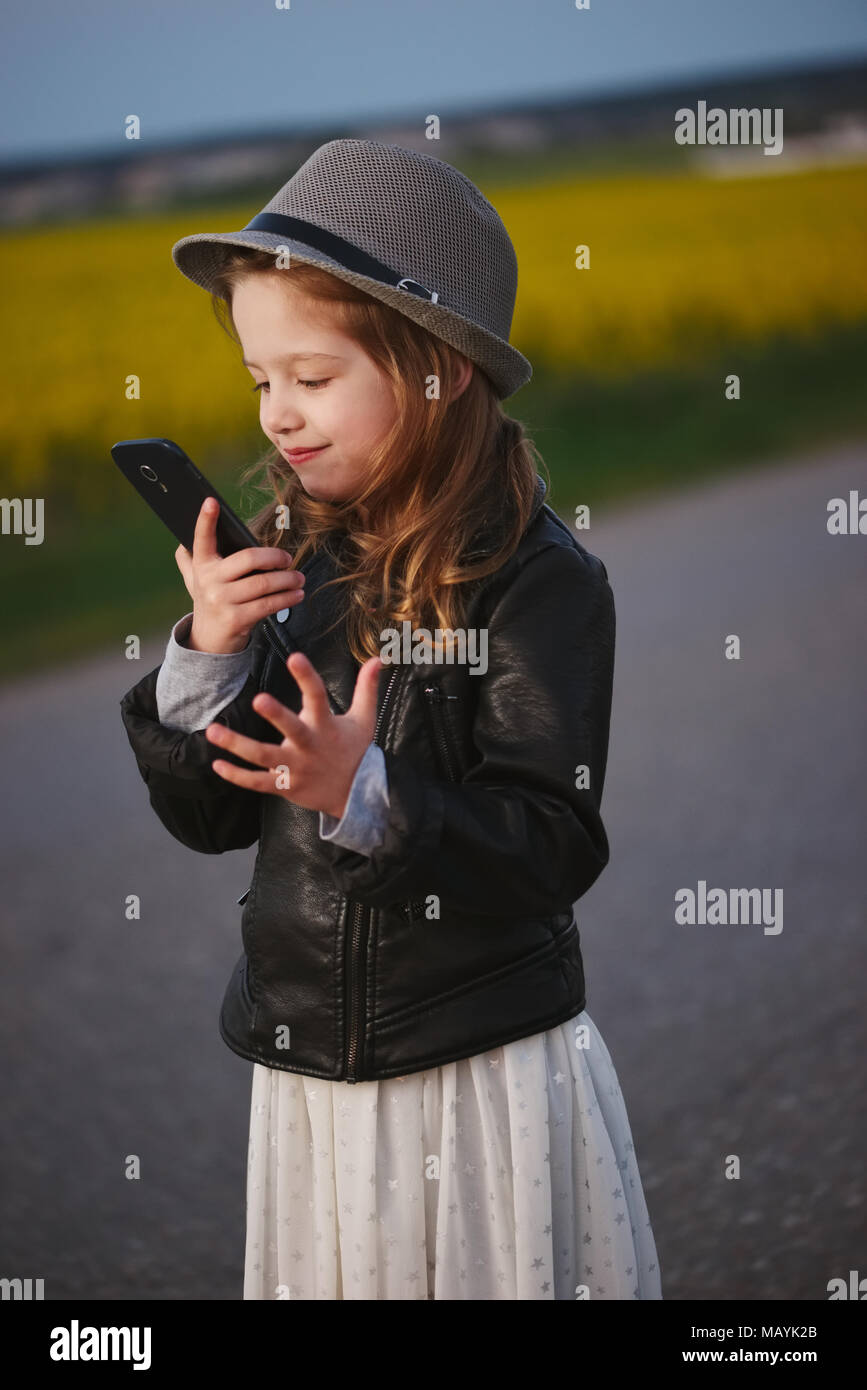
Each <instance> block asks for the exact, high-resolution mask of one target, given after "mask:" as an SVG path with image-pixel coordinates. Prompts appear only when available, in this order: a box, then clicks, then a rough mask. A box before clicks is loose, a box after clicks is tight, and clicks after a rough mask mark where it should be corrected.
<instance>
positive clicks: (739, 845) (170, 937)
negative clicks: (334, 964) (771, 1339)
mask: <svg viewBox="0 0 867 1390" xmlns="http://www.w3.org/2000/svg"><path fill="white" fill-rule="evenodd" d="M865 463H867V446H865V447H858V446H852V447H848V448H841V449H839V450H837V451H835V452H833V453H831V454H827V455H825V456H823V457H821V458H812V459H805V460H801V461H799V462H797V463H796V464H793V465H791V466H790V465H785V466H779V467H774V468H769V469H765V470H762V471H757V472H753V473H750V474H747V475H745V476H742V477H738V478H733V479H727V480H725V481H723V482H721V483H714V484H711V485H708V486H705V487H702V488H701V489H699V490H696V491H694V492H691V493H690V494H689V495H681V496H678V497H675V498H673V499H665V500H663V501H659V502H654V503H653V504H651V505H647V504H642V505H637V506H632V507H629V508H627V509H618V510H616V511H609V512H603V511H602V510H601V509H600V510H599V512H598V513H594V515H593V517H592V526H591V530H590V531H589V532H586V533H582V534H581V539H582V540H583V541H584V542H585V544H587V545H588V547H589V548H590V549H591V550H593V551H594V552H595V553H596V554H598V555H600V556H601V557H602V558H603V559H604V560H605V563H606V565H607V566H608V570H609V575H610V578H611V581H612V584H613V588H614V593H615V598H616V602H617V617H618V641H617V669H616V678H615V698H614V710H613V717H612V729H611V751H610V759H609V767H608V777H607V783H606V789H605V797H604V803H603V813H604V817H605V822H606V826H607V829H608V833H609V838H610V841H611V847H612V857H611V862H610V864H609V866H608V868H607V869H606V871H605V873H604V874H603V875H602V877H601V878H600V879H599V881H598V882H597V883H596V884H595V885H594V887H593V889H592V890H591V891H590V893H588V894H587V895H586V897H585V898H584V899H583V900H582V902H581V903H579V904H578V920H579V925H580V927H581V932H582V943H583V949H584V955H585V964H586V971H587V979H588V1004H587V1008H588V1011H589V1013H590V1014H591V1016H592V1018H593V1020H594V1022H595V1023H596V1025H597V1027H598V1028H599V1029H600V1031H601V1032H602V1035H603V1037H604V1038H605V1040H606V1043H607V1045H608V1048H609V1050H610V1052H611V1054H612V1057H613V1060H614V1063H615V1066H616V1068H617V1072H618V1076H619V1078H620V1082H621V1086H622V1089H623V1093H624V1096H625V1099H626V1103H627V1108H628V1111H629V1115H630V1120H631V1124H632V1132H633V1139H634V1142H635V1148H636V1156H637V1159H638V1163H639V1167H640V1171H641V1175H642V1179H643V1182H644V1187H645V1192H646V1195H647V1200H648V1204H649V1207H650V1213H651V1217H652V1219H653V1225H654V1232H655V1235H656V1239H657V1245H658V1249H659V1256H660V1266H661V1271H662V1281H663V1294H664V1297H666V1298H668V1299H687V1298H696V1299H731V1298H739V1297H742V1298H747V1299H755V1300H765V1299H823V1300H824V1299H825V1298H826V1297H827V1291H826V1285H827V1282H828V1280H829V1279H830V1278H833V1277H835V1276H837V1275H842V1276H844V1277H846V1276H847V1275H848V1271H849V1270H850V1269H858V1270H860V1272H861V1274H862V1275H865V1274H867V1241H865V1214H867V1213H865V1208H867V1201H865V1177H864V1170H865V1165H864V1150H865V1140H867V1132H865V1110H867V1090H865V1086H864V1081H863V1076H864V1058H865V1055H867V1019H865V1009H864V994H865V988H864V985H865V958H867V933H865V926H867V909H865V898H867V894H865V870H864V865H865V857H867V834H865V828H867V815H865V800H867V794H865V789H867V767H865V743H867V741H865V715H864V710H865V707H867V657H865V651H867V648H865V635H867V536H857V535H851V536H840V537H832V536H829V535H828V533H827V530H826V507H827V503H828V499H829V498H830V497H833V496H848V493H849V490H850V488H858V489H860V491H861V495H862V496H863V495H865V494H867V466H865ZM553 500H554V501H555V503H556V500H557V499H556V498H555V499H553ZM13 598H14V596H13ZM8 600H9V596H7V601H8ZM183 611H185V610H184V608H183V607H181V606H179V609H178V615H179V616H180V613H181V612H183ZM731 633H735V634H737V635H738V636H739V637H740V642H741V658H740V660H739V661H727V660H725V659H724V655H723V644H724V639H725V638H726V636H727V635H728V634H731ZM125 636H126V634H125V633H124V634H119V640H118V644H117V651H116V652H114V651H113V652H111V653H109V654H107V655H105V656H103V657H102V658H99V659H90V658H89V659H87V660H85V661H82V662H81V663H80V664H79V665H76V666H74V667H64V668H63V669H59V670H58V671H57V673H56V674H54V675H51V676H48V677H46V676H45V675H40V676H38V677H34V678H29V679H25V680H22V681H19V682H16V683H14V684H12V685H7V686H6V687H5V688H4V689H3V690H2V691H0V729H2V769H3V793H4V794H3V819H2V825H3V834H2V841H0V862H2V883H3V898H2V917H3V924H4V925H3V939H2V953H3V954H2V958H3V970H2V1018H0V1069H2V1082H0V1087H2V1092H0V1098H2V1105H3V1125H2V1139H0V1144H2V1154H0V1177H2V1182H0V1188H2V1198H0V1276H5V1277H15V1276H20V1277H23V1278H26V1277H31V1278H44V1279H45V1293H46V1297H47V1298H59V1299H62V1298H76V1297H82V1298H88V1299H127V1298H156V1299H236V1298H239V1297H240V1296H241V1291H242V1268H243V1233H244V1182H245V1173H246V1133H247V1123H248V1104H249V1086H250V1072H251V1068H250V1065H249V1064H248V1063H246V1062H244V1061H242V1060H241V1059H240V1058H238V1057H236V1056H235V1055H234V1054H233V1053H232V1052H230V1051H229V1050H228V1048H226V1046H225V1045H224V1044H223V1042H222V1041H221V1040H220V1037H219V1035H218V1033H217V1013H218V1009H219V1004H220V1001H221V999H222V994H223V988H224V985H225V982H226V980H227V978H228V974H229V971H230V969H231V967H232V964H233V963H234V961H235V958H236V955H237V952H238V950H239V944H238V928H239V922H240V909H239V908H238V907H237V906H236V902H235V900H236V898H237V897H238V896H239V895H240V894H241V892H242V891H243V890H244V889H245V888H246V887H247V885H248V883H249V879H250V873H251V868H252V863H253V859H254V856H255V849H254V848H251V849H249V850H245V851H242V852H236V853H231V854H228V855H225V856H221V857H209V856H204V855H194V854H193V853H192V852H191V851H189V850H187V849H185V848H184V847H183V846H182V845H180V844H178V843H177V842H176V841H174V840H173V839H172V838H171V837H170V836H169V834H168V832H167V831H165V830H164V829H163V827H162V826H161V825H160V823H159V822H158V820H157V819H156V817H155V816H154V814H153V813H152V812H151V810H150V808H149V806H148V803H147V795H146V790H145V787H144V784H143V783H142V782H141V781H140V779H139V776H138V773H137V771H136V768H135V764H134V762H133V759H132V757H131V754H130V750H129V746H128V744H127V742H126V737H125V734H124V731H123V727H122V725H121V721H120V713H119V708H118V701H119V699H120V696H121V695H122V694H123V692H124V691H125V690H126V689H128V687H129V686H130V685H132V684H133V683H134V681H135V680H137V679H138V678H139V676H140V675H143V674H144V673H145V672H146V671H148V670H150V669H151V668H152V667H153V666H155V665H156V664H157V663H158V662H159V661H160V660H161V659H162V655H163V651H164V648H165V639H160V640H159V641H157V642H154V643H151V644H150V645H149V646H148V647H147V649H146V651H145V654H144V656H143V658H142V660H141V661H140V662H138V663H135V664H134V665H133V664H132V663H129V662H127V661H126V660H125V659H124V657H123V655H122V639H123V637H125ZM167 636H168V633H166V637H167ZM701 879H703V880H705V881H706V883H707V885H708V889H709V890H710V889H711V888H714V887H722V888H724V889H726V890H729V889H732V888H753V887H760V888H769V889H775V888H779V889H782V890H783V901H784V915H783V930H782V931H781V932H779V933H778V934H776V935H772V934H767V933H765V932H764V930H763V928H762V925H761V924H731V925H714V926H699V925H696V926H684V925H678V924H676V922H675V917H674V912H675V900H674V895H675V893H676V892H677V891H678V889H680V888H685V887H691V888H693V889H695V888H696V887H697V884H698V881H699V880H701ZM130 893H137V894H140V895H141V900H142V918H141V920H140V921H138V922H128V921H126V920H125V916H124V900H125V897H126V895H127V894H130ZM130 1154H136V1155H138V1156H139V1157H140V1160H141V1165H142V1168H141V1172H142V1177H141V1180H140V1181H137V1182H131V1181H128V1180H127V1179H126V1178H125V1176H124V1163H125V1158H126V1156H127V1155H130ZM729 1155H735V1156H737V1158H738V1160H739V1164H740V1177H739V1178H738V1179H737V1180H732V1179H727V1178H726V1176H725V1171H726V1162H727V1158H728V1156H729Z"/></svg>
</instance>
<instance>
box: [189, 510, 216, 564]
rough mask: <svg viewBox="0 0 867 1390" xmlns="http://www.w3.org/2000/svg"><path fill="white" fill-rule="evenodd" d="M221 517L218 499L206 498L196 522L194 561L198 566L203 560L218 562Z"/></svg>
mask: <svg viewBox="0 0 867 1390" xmlns="http://www.w3.org/2000/svg"><path fill="white" fill-rule="evenodd" d="M219 515H220V504H219V502H218V501H217V499H216V497H206V498H205V500H204V502H203V503H202V505H201V507H200V508H199V515H198V519H197V521H196V529H195V531H194V532H193V559H194V560H195V561H196V563H197V564H199V563H201V561H203V560H218V559H219V558H220V552H219V551H218V550H217V517H218V516H219Z"/></svg>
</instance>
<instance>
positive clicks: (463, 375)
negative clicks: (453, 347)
mask: <svg viewBox="0 0 867 1390" xmlns="http://www.w3.org/2000/svg"><path fill="white" fill-rule="evenodd" d="M472 375H473V363H472V362H471V361H470V360H469V358H468V357H465V358H464V359H463V365H462V367H461V372H460V376H459V377H458V379H457V381H456V382H455V389H454V391H453V392H452V400H453V401H456V400H457V398H458V396H459V395H460V394H461V393H462V392H463V391H465V390H466V388H467V387H468V386H469V384H470V379H471V378H472Z"/></svg>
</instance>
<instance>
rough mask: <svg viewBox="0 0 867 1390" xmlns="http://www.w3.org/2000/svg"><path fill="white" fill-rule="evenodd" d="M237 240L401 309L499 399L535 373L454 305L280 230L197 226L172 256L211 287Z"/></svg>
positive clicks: (508, 346) (524, 360) (180, 267)
mask: <svg viewBox="0 0 867 1390" xmlns="http://www.w3.org/2000/svg"><path fill="white" fill-rule="evenodd" d="M236 246H246V247H249V248H250V249H251V250H254V251H276V250H277V248H278V247H281V246H282V247H286V248H287V249H288V251H289V257H290V265H291V262H292V259H293V258H294V259H295V260H297V261H300V262H301V263H302V264H304V265H314V266H321V267H322V269H323V270H328V271H330V272H331V274H332V275H335V276H337V278H338V279H340V280H345V281H346V282H347V283H348V284H350V285H355V286H356V287H357V288H358V289H361V290H364V291H366V293H367V294H369V295H371V297H372V298H374V299H378V300H380V301H381V302H382V303H383V304H388V305H390V306H391V307H392V308H393V309H397V310H398V312H399V313H401V314H404V315H405V316H406V317H407V318H409V319H412V321H413V322H414V323H418V324H420V325H421V327H422V328H426V329H427V330H428V331H429V332H430V333H432V334H433V335H434V336H435V337H437V338H442V340H443V342H446V343H449V344H450V346H451V347H453V348H456V349H457V351H458V352H461V353H463V354H464V356H466V357H469V358H470V360H471V361H472V362H475V363H476V364H477V365H478V366H479V367H481V368H482V370H483V371H485V372H486V373H487V375H488V376H489V377H490V379H491V381H492V383H493V385H494V389H495V391H496V393H497V397H498V399H499V400H505V399H506V398H507V397H508V396H512V395H514V393H515V392H516V391H518V390H519V389H520V388H521V387H522V386H526V384H527V382H528V381H530V379H531V377H532V375H533V368H532V366H531V364H530V362H529V361H528V360H527V358H526V357H524V356H523V354H522V353H520V352H519V351H518V349H517V348H514V347H512V346H511V344H510V343H505V342H503V340H502V339H501V338H498V337H497V336H496V334H494V333H488V332H486V331H485V329H483V328H479V326H478V325H477V324H474V323H471V322H470V321H469V320H468V319H465V318H463V317H462V315H461V314H458V313H455V311H454V310H453V309H449V308H447V307H446V306H445V305H444V304H439V303H437V304H434V303H432V302H431V301H430V300H429V299H423V298H421V296H419V295H415V294H413V293H412V292H411V291H409V290H401V289H397V288H396V287H395V286H393V285H386V284H383V282H382V281H381V280H374V279H373V278H372V277H371V276H369V275H360V274H359V273H358V272H357V271H354V270H347V269H346V267H345V266H343V265H341V264H340V262H339V261H335V260H334V259H333V258H332V257H330V256H327V255H326V254H325V253H324V252H323V251H320V250H318V249H317V248H316V247H312V246H308V245H307V244H306V243H305V242H303V241H295V240H293V239H291V238H288V237H285V236H280V234H279V233H277V232H259V231H240V232H196V233H194V234H193V235H192V236H185V237H182V238H181V240H180V241H177V242H175V244H174V246H173V247H172V259H173V261H174V263H175V265H176V266H177V268H178V270H179V271H180V272H181V274H182V275H184V276H186V278H187V279H188V280H191V281H192V282H193V284H194V285H199V286H201V288H202V289H205V290H208V291H210V290H211V289H212V286H213V280H214V276H215V275H216V274H217V272H218V271H219V270H220V269H222V267H223V265H224V263H225V260H226V258H227V256H228V255H229V254H230V253H231V250H232V248H233V247H236Z"/></svg>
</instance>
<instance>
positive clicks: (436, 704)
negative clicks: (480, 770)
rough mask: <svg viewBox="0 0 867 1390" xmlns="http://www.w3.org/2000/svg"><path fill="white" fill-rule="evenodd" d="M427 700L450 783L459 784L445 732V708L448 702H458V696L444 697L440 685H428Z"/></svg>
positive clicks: (425, 690)
mask: <svg viewBox="0 0 867 1390" xmlns="http://www.w3.org/2000/svg"><path fill="white" fill-rule="evenodd" d="M424 693H425V699H426V700H427V701H428V702H429V704H430V707H431V712H432V714H433V719H434V728H435V730H436V735H437V742H438V743H439V747H440V750H441V752H442V757H443V766H444V767H445V769H446V773H447V776H448V778H449V781H451V782H457V780H458V778H457V774H456V771H455V766H454V762H453V761H452V755H451V749H450V748H449V741H448V736H447V734H446V730H445V724H444V720H445V711H444V709H443V706H444V704H445V702H446V700H456V699H457V698H458V697H457V695H444V694H443V692H442V691H441V690H440V688H439V686H438V685H426V686H425V688H424Z"/></svg>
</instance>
